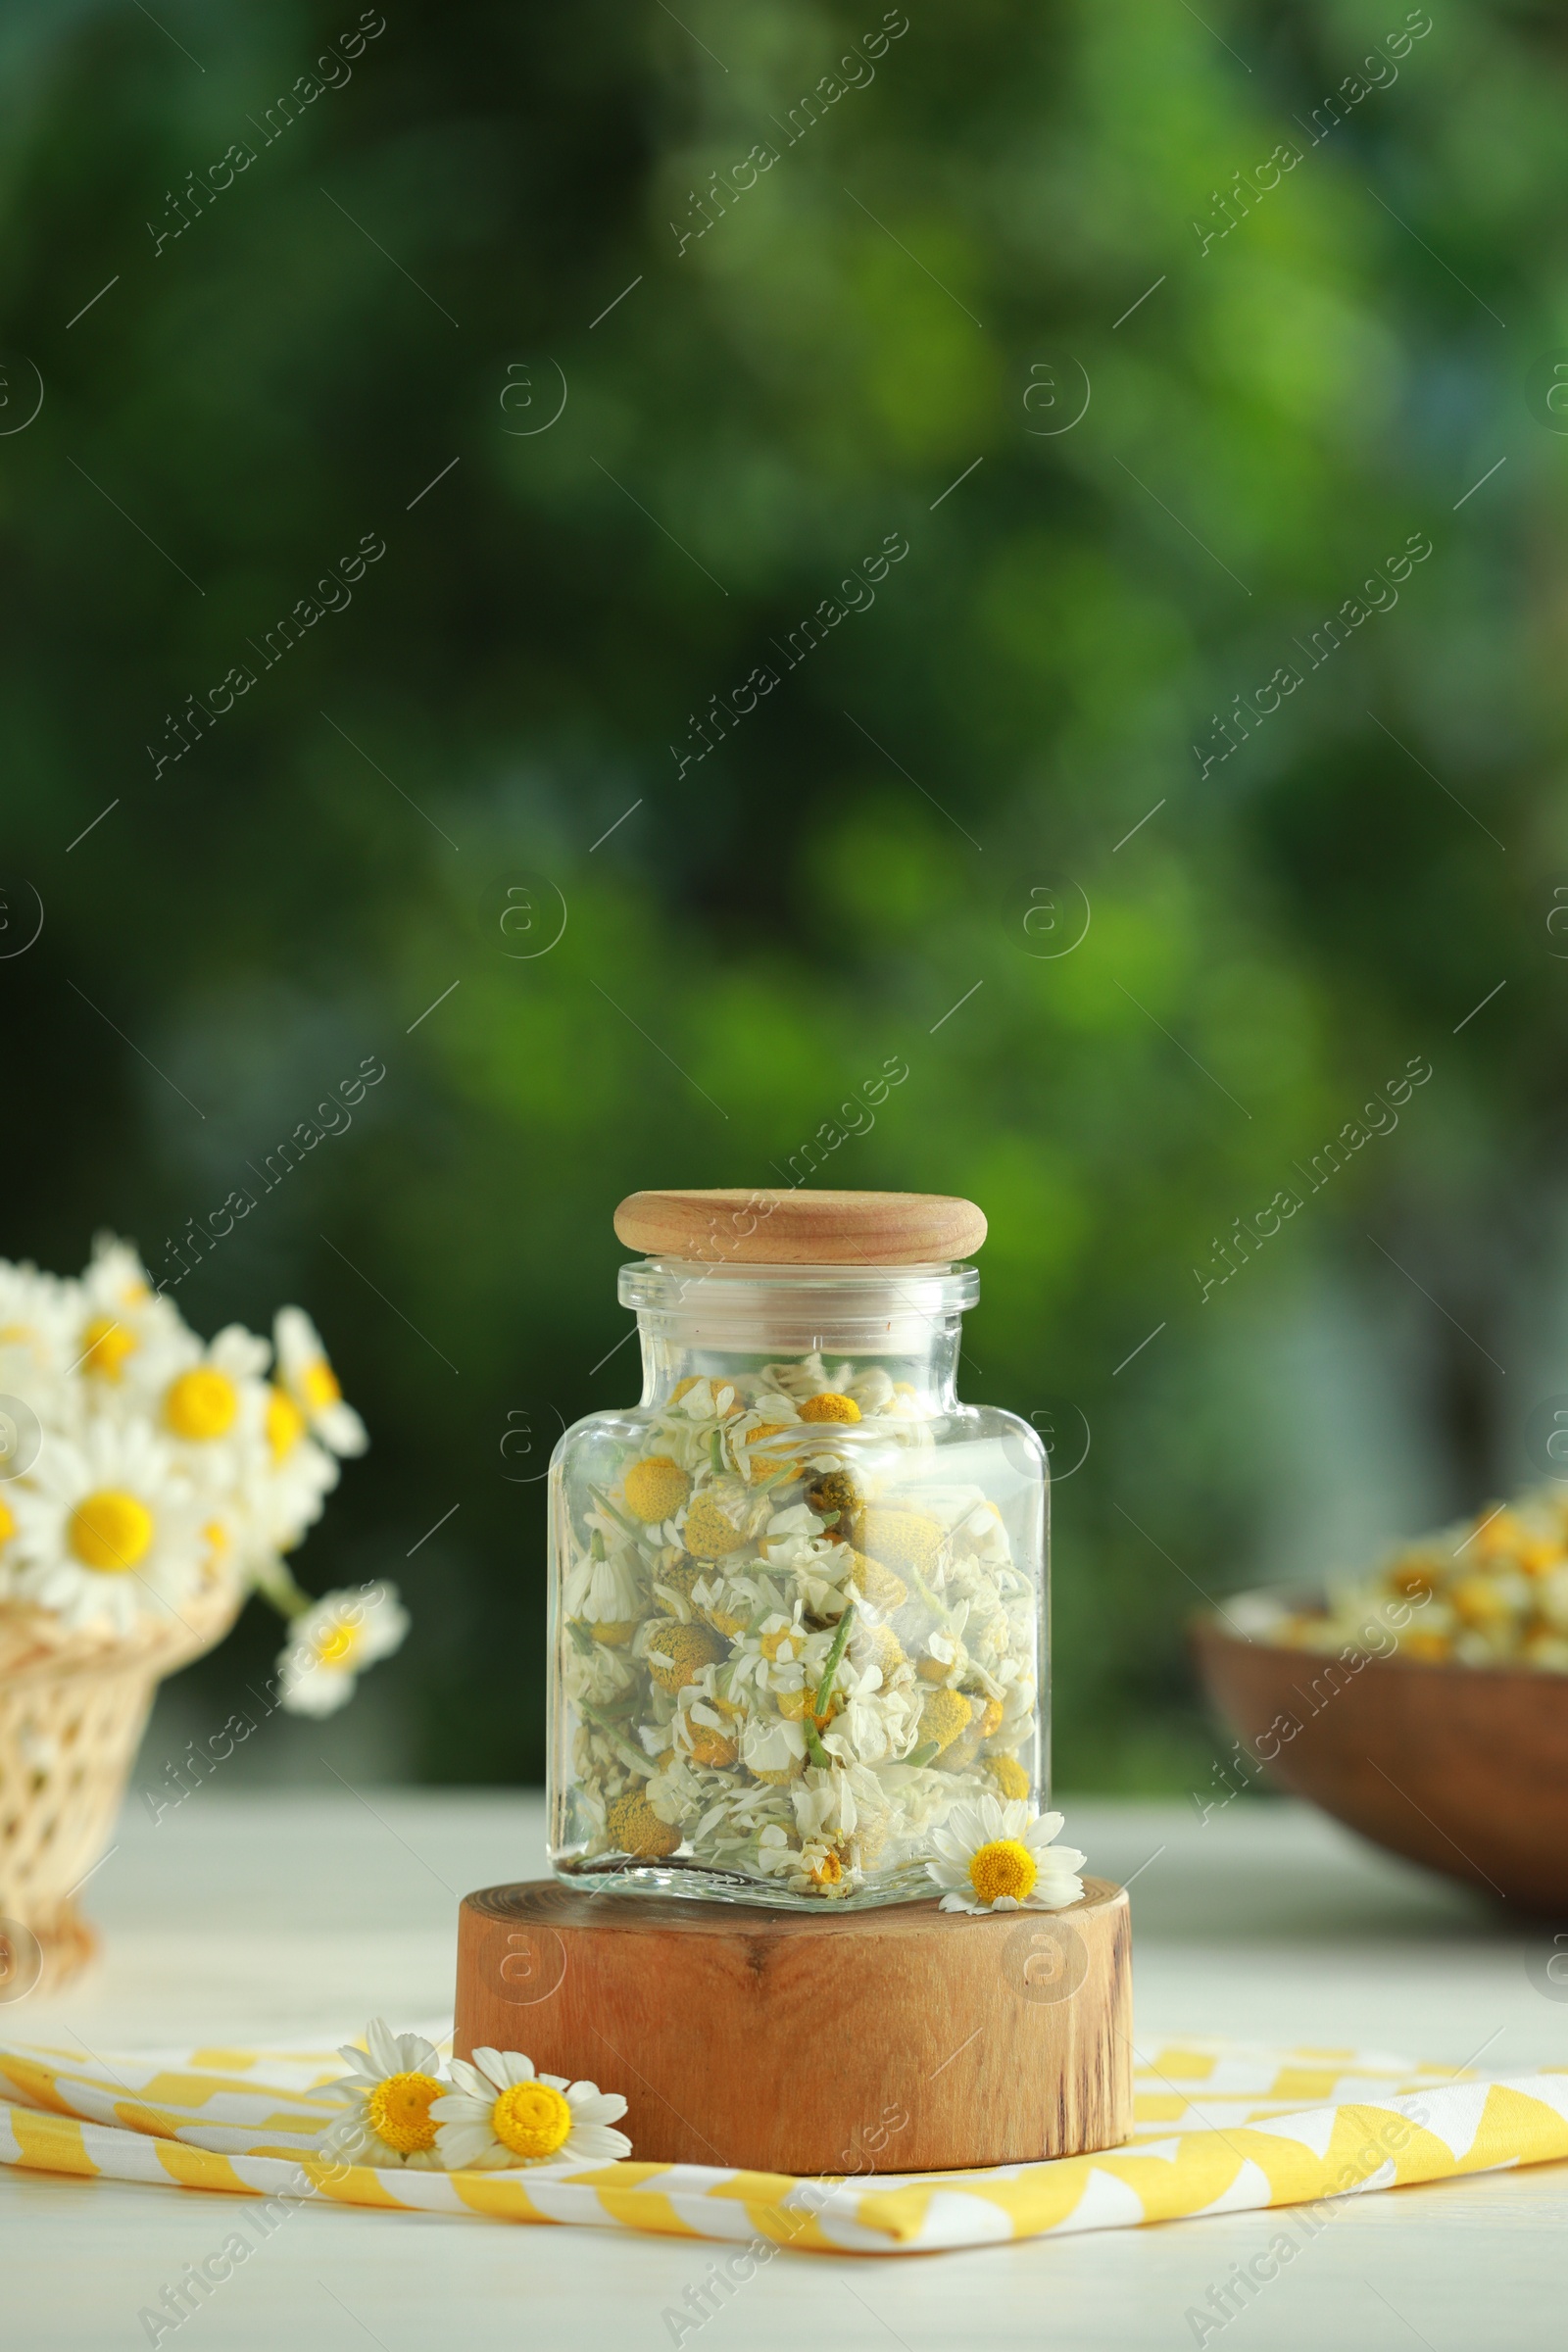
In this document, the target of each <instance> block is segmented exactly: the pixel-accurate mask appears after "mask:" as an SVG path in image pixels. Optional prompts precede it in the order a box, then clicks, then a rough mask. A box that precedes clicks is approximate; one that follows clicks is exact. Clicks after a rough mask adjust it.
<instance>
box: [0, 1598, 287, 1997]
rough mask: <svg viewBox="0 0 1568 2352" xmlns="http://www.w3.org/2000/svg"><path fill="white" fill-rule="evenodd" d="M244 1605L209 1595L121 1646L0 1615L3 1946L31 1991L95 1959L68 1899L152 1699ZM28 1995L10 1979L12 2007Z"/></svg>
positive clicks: (102, 1829) (114, 1803) (46, 1619)
mask: <svg viewBox="0 0 1568 2352" xmlns="http://www.w3.org/2000/svg"><path fill="white" fill-rule="evenodd" d="M241 1597H242V1595H241V1594H240V1593H237V1592H235V1591H234V1590H233V1589H232V1588H231V1587H227V1586H214V1587H213V1588H212V1589H211V1590H209V1591H208V1592H206V1593H201V1594H199V1595H198V1596H197V1597H195V1598H194V1599H191V1600H188V1601H186V1602H184V1603H182V1605H181V1613H180V1615H179V1617H178V1618H173V1617H171V1618H168V1619H161V1620H159V1621H158V1622H156V1623H153V1622H148V1623H147V1624H145V1625H144V1626H141V1627H138V1629H137V1630H136V1632H135V1633H133V1634H130V1635H125V1636H116V1635H106V1634H100V1633H87V1632H80V1633H68V1632H66V1631H65V1630H64V1628H63V1627H62V1626H61V1625H60V1623H59V1622H58V1620H57V1619H55V1618H53V1617H51V1616H49V1615H48V1614H47V1613H45V1612H43V1611H41V1610H34V1609H18V1608H10V1607H7V1608H0V1946H4V1948H5V1956H6V1963H7V1965H8V1967H9V1968H10V1969H11V1970H13V1971H15V1970H18V1969H21V1970H22V1971H23V1975H24V1976H25V1978H27V1979H32V1980H33V1982H34V1983H36V1985H39V1986H41V1987H45V1988H47V1987H50V1986H53V1985H62V1984H64V1982H65V1981H66V1979H67V1978H68V1977H70V1976H73V1975H74V1973H75V1971H76V1970H77V1969H78V1968H80V1967H81V1966H82V1964H83V1962H84V1961H86V1960H87V1959H89V1958H90V1957H91V1955H92V1953H93V1952H94V1951H95V1950H96V1948H97V1940H98V1939H97V1937H96V1936H95V1935H94V1933H93V1931H92V1929H91V1928H90V1927H88V1926H87V1924H86V1923H85V1921H84V1920H82V1919H81V1918H80V1917H79V1915H78V1914H77V1912H76V1909H75V1907H74V1905H73V1901H72V1897H73V1894H74V1892H75V1890H76V1888H77V1887H79V1886H80V1884H81V1882H82V1880H83V1879H84V1878H85V1877H86V1876H87V1874H88V1872H89V1871H90V1870H91V1869H92V1867H93V1865H94V1863H95V1862H97V1861H98V1860H99V1859H100V1857H101V1856H102V1855H103V1853H104V1850H105V1848H106V1847H107V1845H108V1843H109V1839H110V1837H111V1835H112V1834H113V1831H114V1826H115V1820H116V1817H117V1815H118V1814H119V1811H120V1806H121V1801H122V1799H123V1795H124V1791H125V1782H126V1780H127V1778H128V1776H129V1772H130V1767H131V1764H132V1762H133V1761H134V1759H135V1754H136V1748H137V1745H138V1742H139V1741H140V1739H141V1735H142V1732H143V1729H144V1728H145V1726H146V1722H147V1716H148V1713H149V1711H150V1709H151V1706H152V1700H153V1692H154V1691H155V1690H156V1689H157V1687H158V1684H159V1683H160V1682H161V1681H162V1679H163V1677H164V1676H165V1675H166V1674H172V1673H173V1671H174V1669H175V1668H176V1667H178V1666H183V1665H185V1664H187V1663H188V1661H189V1660H190V1659H192V1658H194V1657H199V1656H200V1655H201V1653H202V1651H203V1650H206V1649H211V1648H212V1646H213V1644H214V1643H215V1642H221V1640H222V1638H223V1636H224V1634H226V1633H227V1631H228V1629H229V1627H230V1626H231V1625H232V1624H233V1622H234V1618H235V1615H236V1613H237V1611H238V1608H239V1603H240V1599H241ZM13 1923H14V1924H18V1925H20V1926H22V1927H23V1928H25V1929H26V1930H28V1931H30V1934H31V1935H32V1936H35V1937H36V1938H37V1942H38V1946H39V1949H40V1951H41V1955H42V1967H41V1973H39V1974H37V1975H36V1977H34V1971H35V1970H36V1969H37V1967H38V1955H37V1954H35V1953H33V1951H32V1950H31V1946H30V1945H27V1946H26V1949H25V1953H23V1952H18V1951H17V1950H16V1949H15V1947H16V1946H17V1945H18V1944H25V1938H24V1937H8V1936H6V1928H7V1927H8V1926H9V1925H11V1924H13ZM3 1973H4V1970H0V1974H3ZM30 1989H32V1984H29V1983H26V1982H24V1981H23V1978H22V1977H19V1978H18V1979H17V1980H16V1982H15V1984H14V1986H13V1990H12V1997H16V1996H17V1994H18V1993H19V1992H21V1991H24V1990H30Z"/></svg>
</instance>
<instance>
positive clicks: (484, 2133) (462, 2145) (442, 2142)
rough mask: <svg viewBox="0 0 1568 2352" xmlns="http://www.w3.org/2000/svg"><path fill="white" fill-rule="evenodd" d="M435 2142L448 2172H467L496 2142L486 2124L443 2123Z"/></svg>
mask: <svg viewBox="0 0 1568 2352" xmlns="http://www.w3.org/2000/svg"><path fill="white" fill-rule="evenodd" d="M435 2144H436V2147H437V2149H438V2150H439V2152H440V2157H441V2161H442V2163H443V2164H444V2165H445V2166H446V2168H447V2170H448V2172H453V2173H461V2172H466V2170H467V2169H468V2167H469V2166H470V2165H472V2164H473V2163H474V2161H475V2159H476V2158H477V2157H480V2156H482V2155H483V2154H484V2152H485V2150H486V2149H487V2148H488V2147H490V2146H492V2145H493V2144H494V2143H493V2142H492V2140H491V2137H490V2130H489V2127H488V2125H485V2124H443V2125H442V2126H441V2129H440V2131H438V2132H437V2133H436V2135H435Z"/></svg>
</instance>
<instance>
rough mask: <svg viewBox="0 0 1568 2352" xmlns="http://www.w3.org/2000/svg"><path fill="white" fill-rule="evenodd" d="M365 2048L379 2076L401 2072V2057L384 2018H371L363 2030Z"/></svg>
mask: <svg viewBox="0 0 1568 2352" xmlns="http://www.w3.org/2000/svg"><path fill="white" fill-rule="evenodd" d="M365 2046H366V2048H367V2049H368V2051H369V2053H370V2057H371V2060H372V2061H373V2063H374V2066H375V2070H376V2072H377V2074H379V2075H396V2074H400V2073H401V2072H402V2068H403V2057H402V2053H401V2051H400V2050H399V2048H398V2045H397V2043H396V2041H395V2040H394V2039H393V2037H392V2033H391V2030H390V2028H389V2027H388V2025H387V2022H386V2019H385V2018H384V2017H372V2018H371V2020H370V2022H369V2024H368V2026H367V2027H366V2029H365Z"/></svg>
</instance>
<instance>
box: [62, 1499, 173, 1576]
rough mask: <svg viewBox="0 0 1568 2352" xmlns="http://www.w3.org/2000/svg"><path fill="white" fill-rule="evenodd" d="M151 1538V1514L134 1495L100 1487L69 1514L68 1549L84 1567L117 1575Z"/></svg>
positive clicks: (139, 1555)
mask: <svg viewBox="0 0 1568 2352" xmlns="http://www.w3.org/2000/svg"><path fill="white" fill-rule="evenodd" d="M152 1540H153V1515H152V1513H151V1511H150V1510H149V1509H148V1508H147V1505H146V1504H145V1503H144V1502H138V1501H137V1499H136V1497H135V1495H126V1494H124V1493H123V1492H122V1490H121V1489H120V1488H118V1487H100V1488H99V1490H98V1492H97V1494H96V1495H87V1497H86V1498H85V1500H84V1501H81V1502H78V1503H77V1505H76V1507H75V1509H74V1510H73V1512H72V1514H71V1531H70V1543H71V1548H72V1550H73V1552H74V1553H75V1555H76V1557H77V1559H78V1560H80V1562H81V1564H82V1566H83V1567H84V1568H96V1569H98V1570H100V1571H101V1572H102V1573H103V1574H104V1575H106V1576H107V1575H119V1574H121V1573H123V1571H124V1570H125V1569H128V1568H134V1567H135V1565H136V1562H137V1561H138V1560H139V1559H142V1558H143V1557H144V1556H145V1554H146V1551H147V1546H148V1545H149V1544H151V1542H152Z"/></svg>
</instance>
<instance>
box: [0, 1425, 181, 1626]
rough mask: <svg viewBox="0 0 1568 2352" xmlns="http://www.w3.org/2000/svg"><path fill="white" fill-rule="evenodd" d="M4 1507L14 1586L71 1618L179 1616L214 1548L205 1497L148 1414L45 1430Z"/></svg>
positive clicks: (125, 1622)
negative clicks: (73, 1434)
mask: <svg viewBox="0 0 1568 2352" xmlns="http://www.w3.org/2000/svg"><path fill="white" fill-rule="evenodd" d="M7 1509H8V1512H9V1514H10V1516H11V1518H12V1520H13V1522H14V1535H13V1538H12V1544H13V1546H14V1548H13V1549H12V1550H11V1551H10V1554H9V1559H10V1563H11V1591H12V1593H13V1594H14V1596H15V1597H16V1598H17V1599H19V1600H24V1601H32V1602H35V1603H36V1604H37V1605H38V1606H40V1607H42V1608H45V1609H50V1610H52V1611H54V1613H55V1614H56V1615H57V1616H58V1617H59V1618H60V1620H61V1622H62V1624H64V1625H66V1626H69V1627H78V1626H88V1625H105V1626H107V1627H109V1628H110V1629H111V1630H112V1631H114V1632H116V1633H119V1634H127V1633H129V1632H130V1631H131V1629H132V1627H133V1626H134V1625H135V1623H136V1620H137V1618H138V1616H140V1615H145V1614H152V1615H155V1616H159V1617H164V1618H172V1617H177V1615H178V1612H179V1604H180V1602H181V1601H182V1600H183V1599H185V1598H186V1596H187V1595H188V1594H189V1593H190V1592H191V1591H192V1590H193V1588H194V1587H195V1585H196V1584H197V1583H198V1582H199V1581H200V1579H201V1578H202V1575H203V1572H204V1569H205V1567H206V1564H207V1561H208V1558H209V1554H210V1549H211V1546H210V1544H209V1542H208V1540H207V1538H206V1537H205V1536H204V1534H203V1513H202V1511H201V1508H200V1506H199V1504H198V1503H197V1501H196V1499H195V1497H194V1496H193V1495H192V1494H191V1493H190V1490H189V1488H188V1487H187V1486H186V1485H185V1484H184V1483H183V1482H182V1481H181V1480H179V1479H178V1477H177V1476H176V1474H175V1471H174V1467H173V1464H172V1460H171V1457H170V1452H169V1448H168V1447H167V1446H165V1445H164V1444H163V1443H162V1442H161V1441H160V1440H159V1439H158V1438H156V1437H155V1436H154V1435H153V1433H152V1431H151V1430H150V1429H149V1428H148V1427H147V1425H146V1423H145V1422H141V1421H129V1422H126V1423H124V1424H120V1423H116V1422H114V1421H103V1420H100V1421H95V1422H93V1423H91V1424H90V1425H89V1426H88V1427H87V1429H86V1430H85V1431H84V1433H83V1435H82V1437H81V1440H80V1442H79V1443H76V1442H73V1440H71V1439H69V1438H61V1437H52V1436H50V1437H46V1438H45V1441H44V1444H43V1446H42V1448H41V1450H40V1452H39V1455H38V1459H37V1461H36V1462H35V1463H34V1464H33V1466H32V1468H31V1471H30V1472H29V1474H28V1477H27V1479H26V1480H25V1481H23V1480H21V1479H19V1480H17V1481H15V1482H14V1483H13V1484H12V1486H11V1488H10V1490H9V1494H8V1496H7Z"/></svg>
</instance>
